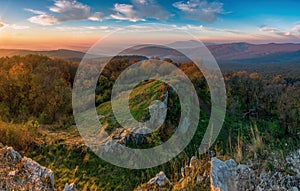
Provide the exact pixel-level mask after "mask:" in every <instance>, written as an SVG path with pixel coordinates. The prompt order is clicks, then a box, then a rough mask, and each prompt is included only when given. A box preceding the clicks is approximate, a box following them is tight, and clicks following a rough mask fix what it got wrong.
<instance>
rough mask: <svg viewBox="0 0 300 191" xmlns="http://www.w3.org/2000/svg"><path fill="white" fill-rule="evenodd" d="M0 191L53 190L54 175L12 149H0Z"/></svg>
mask: <svg viewBox="0 0 300 191" xmlns="http://www.w3.org/2000/svg"><path fill="white" fill-rule="evenodd" d="M0 190H20V191H21V190H50V191H51V190H54V173H53V172H52V171H51V170H50V169H47V168H45V167H43V166H41V165H39V164H38V163H37V162H35V161H33V160H32V159H30V158H27V157H23V158H22V156H21V155H20V154H19V153H18V152H16V151H15V150H14V149H13V148H12V147H1V148H0Z"/></svg>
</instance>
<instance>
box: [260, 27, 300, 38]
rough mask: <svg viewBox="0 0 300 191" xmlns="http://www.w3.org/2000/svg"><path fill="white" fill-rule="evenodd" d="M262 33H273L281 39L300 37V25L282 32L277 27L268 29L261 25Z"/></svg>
mask: <svg viewBox="0 0 300 191" xmlns="http://www.w3.org/2000/svg"><path fill="white" fill-rule="evenodd" d="M258 30H259V31H261V32H266V33H272V34H275V35H277V36H281V37H297V36H298V37H299V36H300V25H294V26H293V27H291V28H290V29H286V30H280V29H278V28H276V27H268V26H267V25H261V26H260V27H259V29H258Z"/></svg>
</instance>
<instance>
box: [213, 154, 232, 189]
mask: <svg viewBox="0 0 300 191" xmlns="http://www.w3.org/2000/svg"><path fill="white" fill-rule="evenodd" d="M236 170H237V165H236V163H235V161H234V160H232V159H230V160H227V161H225V162H222V161H221V160H219V159H218V158H215V157H214V158H212V160H211V177H210V181H211V190H213V191H235V190H237V186H236V177H237V176H236Z"/></svg>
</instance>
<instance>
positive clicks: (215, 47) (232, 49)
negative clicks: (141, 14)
mask: <svg viewBox="0 0 300 191" xmlns="http://www.w3.org/2000/svg"><path fill="white" fill-rule="evenodd" d="M204 44H205V45H206V47H207V48H208V49H209V50H210V52H211V53H212V55H213V56H214V57H215V58H216V60H217V61H218V62H220V63H241V64H260V63H283V62H296V61H297V62H298V61H300V44H293V43H285V44H277V43H269V44H250V43H244V42H241V43H227V44H214V43H204ZM168 46H170V47H173V48H176V50H175V49H170V48H166V47H168ZM166 47H164V46H157V45H139V46H135V47H132V48H129V49H126V50H124V51H123V52H121V53H120V55H139V56H146V57H148V58H150V57H159V58H161V59H164V58H170V59H172V60H174V61H175V62H183V61H188V58H186V57H185V56H184V55H182V53H181V51H192V50H196V51H194V52H196V53H197V54H198V52H199V51H198V52H197V49H199V50H201V48H203V44H200V43H198V42H197V41H193V40H191V41H178V42H174V43H171V44H168V45H166ZM27 54H42V55H45V56H49V57H52V58H54V57H55V58H61V59H66V60H70V61H81V59H82V58H83V56H84V55H85V53H84V52H80V51H74V50H65V49H59V50H50V51H31V50H16V49H0V57H3V56H13V55H21V56H23V55H27ZM195 56H197V55H195ZM198 56H199V55H198ZM200 56H201V55H200ZM89 57H90V58H100V57H101V56H93V55H89Z"/></svg>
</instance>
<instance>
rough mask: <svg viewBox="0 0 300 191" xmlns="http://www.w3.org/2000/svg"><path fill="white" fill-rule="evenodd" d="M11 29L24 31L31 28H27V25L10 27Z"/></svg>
mask: <svg viewBox="0 0 300 191" xmlns="http://www.w3.org/2000/svg"><path fill="white" fill-rule="evenodd" d="M10 27H11V28H13V29H15V30H24V29H29V28H30V27H29V26H25V25H16V24H13V25H10Z"/></svg>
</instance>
